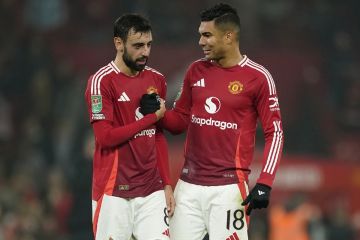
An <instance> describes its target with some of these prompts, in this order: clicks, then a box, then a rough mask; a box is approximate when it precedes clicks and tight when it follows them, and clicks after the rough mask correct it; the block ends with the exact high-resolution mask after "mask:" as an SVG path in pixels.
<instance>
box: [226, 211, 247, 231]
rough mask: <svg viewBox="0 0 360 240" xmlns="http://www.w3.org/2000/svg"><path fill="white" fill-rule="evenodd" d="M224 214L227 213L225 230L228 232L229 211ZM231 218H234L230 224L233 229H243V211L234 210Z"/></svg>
mask: <svg viewBox="0 0 360 240" xmlns="http://www.w3.org/2000/svg"><path fill="white" fill-rule="evenodd" d="M226 213H227V218H226V228H227V229H228V230H229V229H230V222H231V210H227V211H226ZM239 215H240V216H239ZM233 217H234V221H233V222H232V225H233V227H234V228H235V229H236V230H240V229H242V228H243V227H244V211H243V210H240V209H237V210H235V211H234V214H233ZM239 225H240V226H239Z"/></svg>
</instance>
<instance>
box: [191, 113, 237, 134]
mask: <svg viewBox="0 0 360 240" xmlns="http://www.w3.org/2000/svg"><path fill="white" fill-rule="evenodd" d="M191 122H192V123H195V124H198V125H200V126H203V125H205V126H214V127H218V128H220V129H221V130H225V129H237V124H236V123H232V122H225V121H219V120H215V119H213V118H212V117H210V118H200V117H196V116H195V115H191Z"/></svg>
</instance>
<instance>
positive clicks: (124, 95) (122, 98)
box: [118, 92, 130, 102]
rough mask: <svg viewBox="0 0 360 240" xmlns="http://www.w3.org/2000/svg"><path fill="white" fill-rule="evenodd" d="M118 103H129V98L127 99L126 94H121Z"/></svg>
mask: <svg viewBox="0 0 360 240" xmlns="http://www.w3.org/2000/svg"><path fill="white" fill-rule="evenodd" d="M118 101H119V102H130V98H129V97H128V95H127V94H126V92H122V94H121V95H120V97H119V99H118Z"/></svg>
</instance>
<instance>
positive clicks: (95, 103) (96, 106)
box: [91, 95, 102, 113]
mask: <svg viewBox="0 0 360 240" xmlns="http://www.w3.org/2000/svg"><path fill="white" fill-rule="evenodd" d="M91 110H92V112H93V113H99V112H101V110H102V97H101V95H92V96H91Z"/></svg>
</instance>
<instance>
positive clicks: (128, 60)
mask: <svg viewBox="0 0 360 240" xmlns="http://www.w3.org/2000/svg"><path fill="white" fill-rule="evenodd" d="M122 58H123V61H124V63H125V64H126V66H128V68H130V69H131V70H133V71H142V70H143V69H144V68H145V66H146V62H147V57H141V58H138V59H135V61H134V60H132V59H131V57H130V55H129V54H128V52H127V50H126V48H125V49H124V54H123V56H122ZM143 60H145V63H144V64H138V63H137V61H143Z"/></svg>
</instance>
